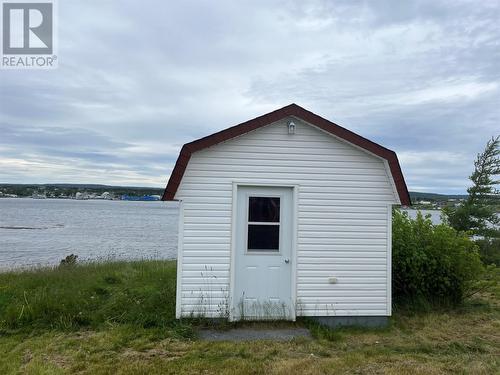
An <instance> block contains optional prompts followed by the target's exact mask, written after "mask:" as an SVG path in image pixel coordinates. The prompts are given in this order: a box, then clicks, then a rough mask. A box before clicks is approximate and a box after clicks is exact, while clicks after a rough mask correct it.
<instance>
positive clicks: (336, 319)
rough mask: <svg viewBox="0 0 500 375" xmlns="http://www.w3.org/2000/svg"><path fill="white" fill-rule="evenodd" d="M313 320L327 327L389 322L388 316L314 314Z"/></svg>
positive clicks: (385, 324)
mask: <svg viewBox="0 0 500 375" xmlns="http://www.w3.org/2000/svg"><path fill="white" fill-rule="evenodd" d="M311 319H312V320H314V321H316V322H318V323H319V324H322V325H324V326H327V327H332V328H335V327H345V326H358V327H385V326H387V324H388V323H389V317H388V316H314V317H311Z"/></svg>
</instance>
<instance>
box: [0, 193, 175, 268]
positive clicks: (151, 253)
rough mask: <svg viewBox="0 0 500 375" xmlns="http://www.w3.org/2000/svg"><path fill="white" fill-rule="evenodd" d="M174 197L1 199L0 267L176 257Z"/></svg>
mask: <svg viewBox="0 0 500 375" xmlns="http://www.w3.org/2000/svg"><path fill="white" fill-rule="evenodd" d="M177 224H178V207H177V203H175V202H130V201H104V200H103V201H101V200H85V201H80V200H78V201H77V200H69V199H68V200H64V199H31V198H1V199H0V269H11V268H18V267H27V266H35V265H55V264H58V263H59V262H60V260H61V259H63V258H64V257H66V256H67V255H69V254H76V255H78V258H79V259H81V260H98V259H107V258H119V259H141V258H155V259H174V258H175V257H176V255H177V254H176V251H177Z"/></svg>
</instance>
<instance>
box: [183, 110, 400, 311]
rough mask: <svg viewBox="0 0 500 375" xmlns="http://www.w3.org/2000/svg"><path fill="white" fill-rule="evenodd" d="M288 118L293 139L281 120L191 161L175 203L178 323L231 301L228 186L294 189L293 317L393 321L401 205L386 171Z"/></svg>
mask: <svg viewBox="0 0 500 375" xmlns="http://www.w3.org/2000/svg"><path fill="white" fill-rule="evenodd" d="M293 120H294V122H295V123H296V132H295V134H293V135H290V134H288V129H287V125H286V124H287V119H284V120H281V121H278V122H276V123H273V124H271V125H268V126H265V127H262V128H260V129H257V130H255V131H253V132H250V133H247V134H245V135H242V136H240V137H237V138H233V139H231V140H229V141H226V142H223V143H220V144H218V145H215V146H212V147H210V148H207V149H204V150H201V151H198V152H195V153H193V154H192V156H191V159H190V161H189V163H188V166H187V168H186V170H185V172H184V176H183V178H182V181H181V184H180V185H179V188H178V190H177V193H176V196H175V199H178V200H182V202H183V203H182V211H181V212H182V215H183V218H181V220H183V226H182V232H181V233H179V236H180V247H181V248H182V251H181V252H180V255H181V256H182V259H181V260H180V261H181V263H182V275H180V278H179V279H180V280H179V281H180V282H181V285H180V291H179V296H180V298H181V300H180V301H179V300H178V303H179V302H180V306H179V308H178V313H181V314H182V315H183V316H188V315H190V314H197V313H202V314H204V315H206V316H211V315H212V316H217V315H219V314H221V310H223V307H224V306H225V305H226V304H228V303H229V301H228V299H229V282H230V264H231V215H232V207H231V205H232V189H233V182H235V181H236V182H241V181H244V182H249V183H255V184H274V185H280V184H282V185H295V186H297V187H298V190H297V193H298V196H297V199H298V217H297V224H298V225H297V226H298V228H297V254H296V260H297V264H296V265H295V266H296V276H297V287H296V291H297V296H296V306H297V315H299V316H300V315H303V316H307V315H309V316H312V315H315V316H327V315H330V316H332V315H339V316H343V315H344V316H345V315H388V314H390V306H389V304H390V289H389V287H388V284H389V283H388V282H389V278H388V274H389V273H390V267H388V265H389V260H390V238H388V237H390V236H389V230H390V220H389V218H390V209H391V205H392V204H396V203H397V202H398V198H397V196H396V195H395V192H394V189H393V183H392V181H391V179H390V177H389V175H388V171H387V166H386V163H384V161H383V160H382V159H380V158H378V157H376V156H373V155H371V154H369V153H367V152H365V151H363V150H360V149H359V148H357V147H355V146H352V145H350V144H348V143H346V142H344V141H341V140H339V139H337V138H336V137H334V136H332V135H330V134H327V133H325V132H323V131H321V130H320V129H317V128H315V127H314V126H312V125H309V124H306V123H304V122H303V121H301V120H300V119H296V118H294V119H293ZM236 277H237V275H236ZM330 277H336V278H337V280H338V282H337V283H336V284H329V282H328V279H329V278H330ZM389 277H390V274H389Z"/></svg>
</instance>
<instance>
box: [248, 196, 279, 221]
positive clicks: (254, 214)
mask: <svg viewBox="0 0 500 375" xmlns="http://www.w3.org/2000/svg"><path fill="white" fill-rule="evenodd" d="M248 221H254V222H263V221H264V222H274V223H277V222H279V221H280V199H279V198H266V197H250V198H249V201H248Z"/></svg>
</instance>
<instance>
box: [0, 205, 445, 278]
mask: <svg viewBox="0 0 500 375" xmlns="http://www.w3.org/2000/svg"><path fill="white" fill-rule="evenodd" d="M407 211H408V212H409V214H410V217H413V218H415V217H416V212H417V211H416V210H407ZM422 213H423V214H430V215H431V218H432V221H433V222H434V223H435V224H437V223H439V222H440V215H441V211H434V210H422ZM177 223H178V207H177V203H175V202H130V201H105V200H102V201H101V200H85V201H83V200H71V199H68V200H64V199H30V198H26V199H24V198H17V199H16V198H2V199H0V269H11V268H18V267H30V266H37V265H55V264H59V262H60V261H61V259H63V258H64V257H66V256H67V255H69V254H76V255H78V257H79V259H81V260H98V259H108V258H119V259H141V258H154V259H174V258H175V257H176V256H177Z"/></svg>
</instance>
